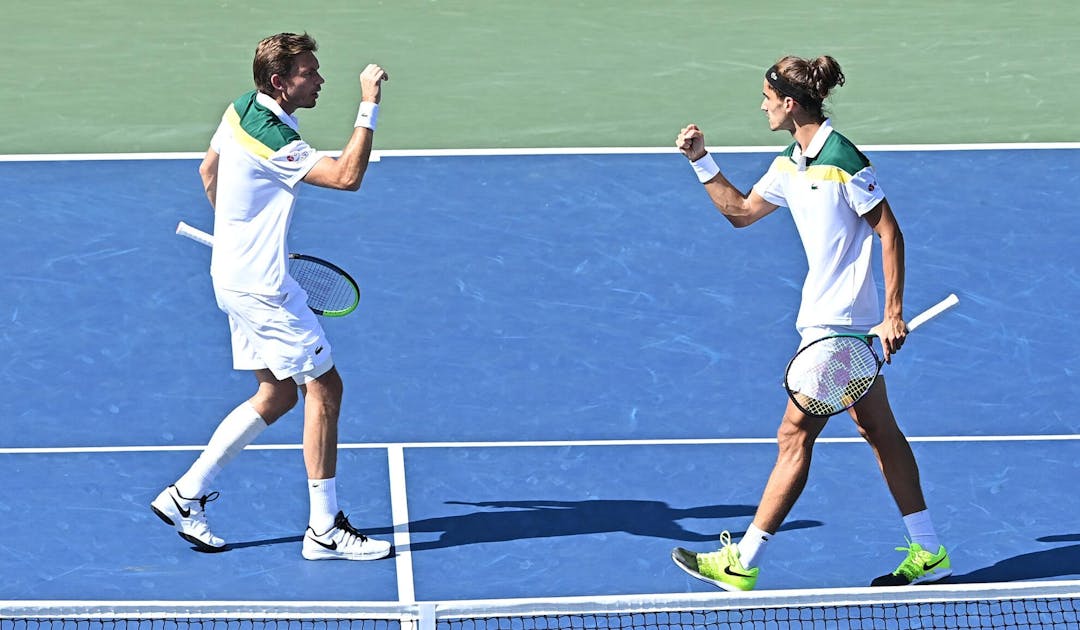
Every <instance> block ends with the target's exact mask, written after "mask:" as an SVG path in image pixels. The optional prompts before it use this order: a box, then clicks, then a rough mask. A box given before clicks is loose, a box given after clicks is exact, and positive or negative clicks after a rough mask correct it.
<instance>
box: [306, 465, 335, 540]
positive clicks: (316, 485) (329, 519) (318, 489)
mask: <svg viewBox="0 0 1080 630" xmlns="http://www.w3.org/2000/svg"><path fill="white" fill-rule="evenodd" d="M308 496H309V497H310V498H311V511H310V512H309V516H308V525H310V526H311V529H312V530H313V531H314V532H315V533H316V534H323V533H325V532H327V531H329V530H330V528H331V527H333V526H334V518H335V517H336V516H337V513H338V505H337V482H336V481H335V480H334V478H333V477H331V478H329V479H308Z"/></svg>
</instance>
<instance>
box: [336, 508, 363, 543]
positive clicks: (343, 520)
mask: <svg viewBox="0 0 1080 630" xmlns="http://www.w3.org/2000/svg"><path fill="white" fill-rule="evenodd" d="M334 527H337V528H338V529H341V530H344V531H345V532H347V533H349V534H352V535H353V536H356V537H357V538H359V539H360V542H365V541H366V540H367V539H368V537H367V536H365V535H364V534H362V533H361V532H360V531H359V530H357V529H356V528H355V527H353V526H352V523H350V522H349V517H347V516H345V513H344V512H338V513H337V516H336V517H335V518H334Z"/></svg>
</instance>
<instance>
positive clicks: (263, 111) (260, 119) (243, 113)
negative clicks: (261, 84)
mask: <svg viewBox="0 0 1080 630" xmlns="http://www.w3.org/2000/svg"><path fill="white" fill-rule="evenodd" d="M257 94H258V92H257V91H256V90H252V91H250V92H247V93H246V94H243V95H242V96H240V98H238V99H236V100H235V101H233V104H232V106H233V110H234V111H235V112H236V116H237V118H238V120H237V124H238V126H239V127H240V129H242V130H243V131H244V132H245V133H246V134H247V135H248V136H250V137H251V139H252V140H255V141H257V142H258V143H260V144H262V145H264V146H266V147H267V148H269V149H270V151H271V152H274V151H277V150H279V149H281V147H283V146H285V145H287V144H289V143H290V142H295V141H297V140H299V139H300V134H299V133H297V132H296V130H295V129H293V128H292V127H290V126H288V125H286V124H285V123H284V122H282V121H281V119H280V118H278V117H277V114H275V113H274V112H272V111H271V110H270V109H269V108H267V107H266V106H264V105H260V104H259V103H258V102H257V101H256V100H255V96H256V95H257Z"/></svg>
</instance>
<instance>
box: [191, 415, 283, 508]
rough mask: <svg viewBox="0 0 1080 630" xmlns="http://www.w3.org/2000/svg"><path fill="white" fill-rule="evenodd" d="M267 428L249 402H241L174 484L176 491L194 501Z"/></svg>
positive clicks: (226, 417)
mask: <svg viewBox="0 0 1080 630" xmlns="http://www.w3.org/2000/svg"><path fill="white" fill-rule="evenodd" d="M267 426H268V425H267V424H266V421H265V420H263V419H262V416H260V415H259V412H257V411H255V408H254V407H252V406H251V403H249V402H246V401H245V402H243V403H241V404H240V406H238V407H237V408H236V409H233V410H232V411H231V412H229V415H227V416H225V419H224V420H222V421H221V424H219V425H218V428H217V429H216V430H215V431H214V434H213V435H212V436H210V442H209V443H207V445H206V448H205V449H203V452H202V454H201V455H199V458H198V459H196V460H195V463H194V464H192V465H191V468H189V469H188V471H187V472H186V473H184V474H183V476H182V477H180V479H179V480H177V482H176V490H177V492H179V493H180V496H182V497H184V498H186V499H197V498H199V497H201V496H203V495H204V494H206V490H207V488H209V486H210V483H211V482H213V480H214V477H217V475H218V473H219V472H221V469H222V468H223V467H224V466H225V464H228V463H229V462H230V461H232V459H233V458H234V457H236V456H237V455H238V454H239V453H240V451H242V450H244V447H245V446H247V445H248V444H251V443H252V442H253V441H255V438H257V437H258V436H259V434H260V433H262V432H263V429H265V428H266V427H267Z"/></svg>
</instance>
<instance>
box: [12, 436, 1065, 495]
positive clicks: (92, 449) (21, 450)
mask: <svg viewBox="0 0 1080 630" xmlns="http://www.w3.org/2000/svg"><path fill="white" fill-rule="evenodd" d="M907 439H908V442H1075V441H1080V435H1078V434H1061V435H928V436H923V437H912V436H908V438H907ZM863 442H864V440H863V439H862V438H859V437H838V438H818V439H817V440H816V443H817V444H862V443H863ZM718 444H776V438H705V439H695V438H685V439H657V440H538V441H521V442H370V443H343V444H339V445H338V448H339V449H341V450H363V449H368V450H370V449H388V450H404V449H407V448H524V447H538V446H546V447H565V446H683V445H718ZM204 448H206V446H205V445H201V444H188V445H173V446H60V447H18V448H0V455H34V454H38V455H40V454H50V453H69V454H70V453H162V452H168V451H202V450H203V449H204ZM246 448H247V450H252V451H299V450H302V448H303V447H302V446H301V445H300V444H251V445H249V446H247V447H246ZM401 470H404V464H402V467H401ZM402 483H404V482H402Z"/></svg>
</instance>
